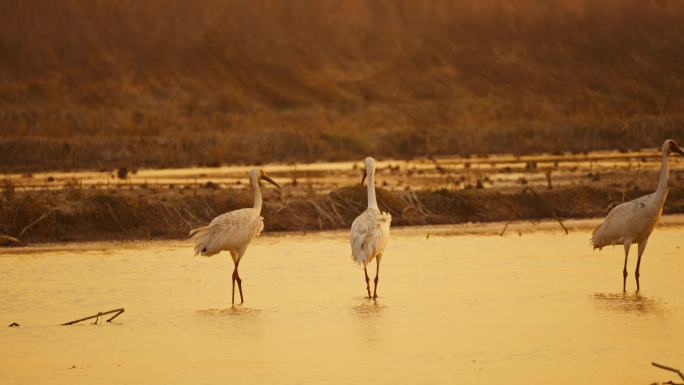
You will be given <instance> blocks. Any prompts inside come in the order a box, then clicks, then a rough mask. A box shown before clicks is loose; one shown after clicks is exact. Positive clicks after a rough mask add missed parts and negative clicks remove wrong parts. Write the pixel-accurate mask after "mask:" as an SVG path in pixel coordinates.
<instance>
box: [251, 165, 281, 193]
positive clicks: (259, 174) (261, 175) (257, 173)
mask: <svg viewBox="0 0 684 385" xmlns="http://www.w3.org/2000/svg"><path fill="white" fill-rule="evenodd" d="M249 178H250V179H251V180H252V184H257V183H259V181H260V180H265V181H266V182H268V183H270V184H272V185H274V186H276V187H278V188H280V185H279V184H278V183H276V182H275V181H274V180H273V179H271V177H270V176H268V175H267V174H266V172H264V170H262V169H260V168H253V169H252V171H250V172H249Z"/></svg>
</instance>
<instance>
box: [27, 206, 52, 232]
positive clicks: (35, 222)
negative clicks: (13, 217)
mask: <svg viewBox="0 0 684 385" xmlns="http://www.w3.org/2000/svg"><path fill="white" fill-rule="evenodd" d="M53 212H55V210H50V211H46V212H44V213H43V214H42V215H41V216H40V217H38V219H36V220H35V221H33V222H31V223H29V224H28V226H26V227H24V228H23V229H22V230H21V231H20V232H19V235H18V237H21V236H22V235H24V233H25V232H27V231H28V230H29V229H30V228H31V227H33V226H35V225H37V224H38V223H40V221H42V220H43V219H45V218H47V217H49V216H50V214H52V213H53Z"/></svg>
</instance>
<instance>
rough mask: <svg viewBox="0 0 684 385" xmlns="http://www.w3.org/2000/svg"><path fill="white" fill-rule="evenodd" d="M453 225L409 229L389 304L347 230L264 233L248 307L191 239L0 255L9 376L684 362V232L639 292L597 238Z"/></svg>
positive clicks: (617, 369) (653, 243) (192, 379)
mask: <svg viewBox="0 0 684 385" xmlns="http://www.w3.org/2000/svg"><path fill="white" fill-rule="evenodd" d="M452 230H453V228H452V227H439V228H410V229H402V230H395V231H394V232H393V238H392V240H391V242H390V244H389V246H388V248H387V250H386V256H385V258H384V260H383V264H382V265H381V275H380V286H379V290H378V292H379V295H380V298H379V299H378V300H377V301H371V300H368V299H365V298H363V295H364V293H365V282H364V281H363V270H362V269H360V268H358V267H357V266H355V265H354V264H353V263H352V262H351V259H350V257H349V248H348V244H347V238H346V237H347V235H346V233H345V232H333V233H312V234H306V235H292V234H291V235H286V236H266V237H262V238H260V239H258V240H256V241H255V242H254V243H253V244H252V245H251V247H250V249H249V250H248V252H247V255H246V256H245V259H244V261H243V264H242V266H241V269H240V274H241V276H242V277H243V280H244V281H243V285H244V289H245V298H246V303H245V305H244V306H237V307H235V308H232V307H231V306H230V274H231V271H232V262H230V260H229V258H228V257H227V255H220V256H218V257H212V258H208V259H205V258H200V257H196V258H193V257H192V250H191V247H190V246H188V245H186V244H183V243H180V242H155V243H98V244H84V245H55V246H47V247H40V248H29V249H19V250H11V251H7V250H5V251H2V254H0V272H2V280H0V357H1V359H0V383H2V384H75V383H90V384H132V383H156V384H162V383H163V384H217V383H234V384H246V383H254V384H269V383H272V384H283V383H317V384H320V383H330V384H349V383H361V382H363V383H366V384H396V383H412V384H435V383H476V384H479V383H487V384H491V383H493V382H494V383H497V382H502V383H520V384H522V383H531V382H540V381H548V382H553V383H560V384H578V383H644V384H648V383H652V382H655V381H666V380H668V379H674V377H673V376H671V375H670V373H668V372H664V371H661V370H659V369H655V368H652V367H651V366H650V362H651V361H656V362H661V363H663V364H670V365H673V366H677V365H679V366H681V365H682V364H684V361H682V358H683V356H682V353H681V343H682V341H684V328H683V327H682V325H684V296H683V295H682V294H683V291H684V287H683V286H682V284H681V282H682V276H683V274H682V273H684V271H683V270H684V249H682V247H684V241H683V239H684V238H682V232H683V231H684V228H682V227H665V228H659V229H657V230H656V232H655V233H654V235H653V236H652V238H651V240H650V242H649V246H648V249H647V251H646V254H645V257H644V261H643V264H642V277H641V284H642V291H641V293H639V294H637V293H635V292H634V288H635V285H634V282H633V281H632V279H631V278H633V276H632V275H631V274H632V273H633V270H634V265H635V262H636V261H635V260H632V261H630V266H629V270H630V280H629V281H628V290H629V291H628V292H627V293H622V292H621V289H622V275H621V270H622V261H623V256H622V248H621V247H615V248H607V249H604V250H603V251H602V252H593V251H592V250H591V248H590V247H589V245H588V239H589V230H586V229H585V230H579V231H573V232H571V233H570V235H568V236H565V235H562V234H561V233H560V232H551V231H538V232H523V234H522V236H518V233H517V231H510V230H509V231H508V232H507V233H506V234H507V235H506V236H503V237H498V236H492V235H485V234H478V233H475V234H461V235H453V234H451V232H452ZM427 233H430V236H429V237H427ZM634 251H636V250H634ZM371 272H372V274H374V272H375V269H374V267H373V269H371ZM117 307H125V308H126V312H125V313H124V314H123V315H121V316H120V317H119V318H118V319H117V320H116V321H115V322H114V323H113V324H106V323H104V324H98V325H93V324H90V323H84V324H79V325H76V326H56V325H58V324H60V323H63V322H66V321H70V320H73V319H77V318H81V317H83V316H87V315H90V314H94V313H96V312H97V311H105V310H110V309H114V308H117ZM12 322H18V323H19V324H21V327H18V328H8V327H6V326H7V325H9V324H10V323H12Z"/></svg>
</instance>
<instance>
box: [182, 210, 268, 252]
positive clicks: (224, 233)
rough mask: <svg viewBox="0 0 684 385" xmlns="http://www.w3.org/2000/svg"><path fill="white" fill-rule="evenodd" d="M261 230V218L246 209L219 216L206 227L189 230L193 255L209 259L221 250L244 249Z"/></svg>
mask: <svg viewBox="0 0 684 385" xmlns="http://www.w3.org/2000/svg"><path fill="white" fill-rule="evenodd" d="M263 229H264V221H263V218H262V217H261V216H260V215H259V213H258V212H257V211H256V210H254V209H252V208H248V209H240V210H234V211H229V212H227V213H225V214H221V215H219V216H218V217H216V218H214V219H213V220H212V221H211V223H209V224H208V225H206V226H202V227H199V228H196V229H193V230H191V231H190V238H191V239H192V240H193V241H194V242H195V255H203V256H205V257H209V256H212V255H214V254H218V253H219V252H220V251H221V250H230V249H237V248H241V247H246V246H247V244H249V242H250V241H251V240H252V238H254V237H256V236H257V235H259V234H260V233H261V231H262V230H263Z"/></svg>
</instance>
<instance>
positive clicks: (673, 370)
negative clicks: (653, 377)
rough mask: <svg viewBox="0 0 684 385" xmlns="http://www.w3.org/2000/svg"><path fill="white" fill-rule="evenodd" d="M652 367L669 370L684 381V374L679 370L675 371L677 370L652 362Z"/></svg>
mask: <svg viewBox="0 0 684 385" xmlns="http://www.w3.org/2000/svg"><path fill="white" fill-rule="evenodd" d="M651 365H653V366H655V367H656V368H660V369H665V370H669V371H671V372H675V373H677V374H678V375H679V378H681V379H682V380H684V374H682V372H681V371H680V370H679V369H675V368H671V367H669V366H665V365H661V364H659V363H657V362H651Z"/></svg>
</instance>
